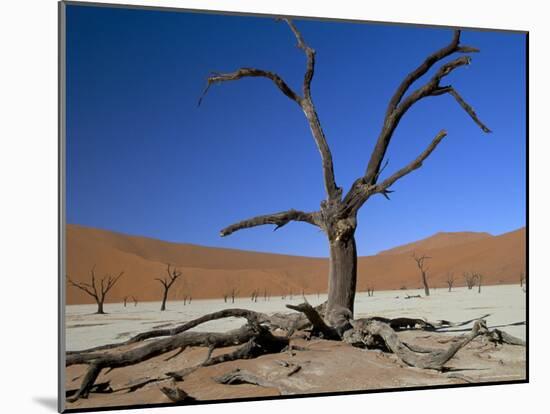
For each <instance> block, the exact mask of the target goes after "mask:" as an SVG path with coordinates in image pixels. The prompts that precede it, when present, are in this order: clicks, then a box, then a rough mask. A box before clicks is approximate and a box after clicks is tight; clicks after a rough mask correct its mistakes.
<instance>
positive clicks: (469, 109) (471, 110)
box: [448, 88, 491, 133]
mask: <svg viewBox="0 0 550 414" xmlns="http://www.w3.org/2000/svg"><path fill="white" fill-rule="evenodd" d="M448 93H449V94H450V95H452V96H453V97H454V98H455V99H456V101H457V102H458V104H459V105H460V106H461V107H462V108H464V110H465V111H466V112H467V113H468V115H470V117H471V118H472V119H473V120H474V122H475V123H476V124H477V125H478V126H479V127H480V128H481V129H482V130H483V132H486V133H489V132H491V130H490V129H489V128H487V126H486V125H485V124H484V123H483V122H481V120H480V119H479V118H478V117H477V114H476V113H475V111H474V108H472V107H471V106H470V105H468V103H467V102H466V101H465V100H464V99H462V96H460V95H459V94H458V92H457V91H456V89H454V88H449V91H448Z"/></svg>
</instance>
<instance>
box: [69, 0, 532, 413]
mask: <svg viewBox="0 0 550 414" xmlns="http://www.w3.org/2000/svg"><path fill="white" fill-rule="evenodd" d="M59 11H60V67H59V70H60V159H61V162H60V196H61V202H60V216H61V218H60V235H61V237H60V239H61V244H60V298H61V299H60V322H59V323H60V338H59V342H60V345H59V347H60V354H59V359H60V362H59V363H60V366H59V369H60V371H59V382H60V387H59V388H60V396H59V399H60V405H59V409H60V410H61V411H66V412H76V411H85V410H86V411H90V410H102V409H112V408H136V407H151V406H170V405H189V404H201V403H206V402H208V403H212V402H233V401H247V400H258V399H274V398H293V397H297V396H299V397H304V396H322V395H342V394H350V393H366V392H373V391H395V390H401V391H402V390H415V389H424V388H431V387H461V386H472V385H488V384H503V383H519V382H527V380H528V375H527V348H526V342H527V340H528V330H527V326H528V325H527V323H528V318H527V300H528V264H527V237H526V233H527V208H526V204H527V191H528V189H527V179H526V175H527V142H528V137H527V104H526V101H527V63H526V62H527V54H528V33H527V32H519V31H503V30H492V29H481V28H456V27H445V26H420V25H410V24H403V23H399V24H397V23H388V22H386V23H380V22H365V21H344V20H335V19H330V16H326V17H327V18H325V19H320V18H304V17H291V16H270V15H254V14H242V13H241V14H237V13H227V12H213V11H200V10H184V9H168V8H153V7H141V6H135V7H134V6H119V5H116V6H115V5H109V4H97V3H94V4H91V3H90V4H86V3H78V2H61V3H60V7H59Z"/></svg>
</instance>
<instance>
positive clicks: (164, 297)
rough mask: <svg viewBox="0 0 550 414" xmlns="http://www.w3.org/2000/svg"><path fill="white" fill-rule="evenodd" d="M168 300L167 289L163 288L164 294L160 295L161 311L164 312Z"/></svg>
mask: <svg viewBox="0 0 550 414" xmlns="http://www.w3.org/2000/svg"><path fill="white" fill-rule="evenodd" d="M167 299H168V289H166V288H164V294H163V295H162V305H161V306H160V310H161V311H165V310H166V300H167Z"/></svg>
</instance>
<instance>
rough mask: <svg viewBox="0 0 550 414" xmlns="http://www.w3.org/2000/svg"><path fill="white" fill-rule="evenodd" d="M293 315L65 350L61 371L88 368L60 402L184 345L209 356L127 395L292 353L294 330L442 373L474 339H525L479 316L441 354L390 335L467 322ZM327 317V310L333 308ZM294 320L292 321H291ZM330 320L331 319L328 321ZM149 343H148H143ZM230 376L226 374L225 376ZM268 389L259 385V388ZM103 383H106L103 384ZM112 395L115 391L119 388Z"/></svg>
mask: <svg viewBox="0 0 550 414" xmlns="http://www.w3.org/2000/svg"><path fill="white" fill-rule="evenodd" d="M287 307H288V308H289V309H293V310H295V311H297V312H299V313H297V314H290V315H286V316H285V315H283V314H276V315H271V316H268V315H265V314H263V313H258V312H253V311H249V310H245V309H225V310H222V311H219V312H214V313H210V314H208V315H204V316H202V317H200V318H197V319H194V320H192V321H189V322H186V323H184V324H182V325H179V326H177V327H175V328H171V329H156V330H152V331H148V332H144V333H141V334H139V335H136V336H134V337H132V338H131V339H129V340H127V341H125V342H123V343H119V344H108V345H103V346H99V347H95V348H90V349H87V350H84V351H78V352H68V353H67V358H66V366H71V365H87V366H88V370H87V372H86V374H85V375H84V377H83V379H82V382H81V385H80V388H79V389H78V390H71V391H67V395H66V397H67V400H68V401H70V402H74V401H76V400H78V399H79V398H87V397H88V395H89V394H90V393H91V392H113V391H112V390H111V389H110V388H109V389H107V387H102V385H103V384H104V383H101V384H95V382H96V380H97V378H98V377H99V375H100V374H101V372H102V371H103V370H104V369H108V370H109V371H110V370H113V369H116V368H121V367H126V366H130V365H135V364H138V363H141V362H144V361H147V360H149V359H151V358H154V357H157V356H160V355H163V354H166V353H169V352H172V351H176V352H175V353H173V354H172V355H170V356H169V357H167V358H165V359H164V361H168V360H170V359H172V358H175V357H176V356H178V355H179V354H180V353H181V352H183V351H184V350H185V349H186V348H187V347H208V353H207V355H206V358H205V360H204V361H203V362H202V363H201V364H199V365H196V366H193V367H187V368H184V369H182V370H179V371H172V372H166V373H165V376H164V377H160V378H155V379H149V378H145V379H143V380H142V381H138V382H137V383H135V384H128V386H127V387H125V388H122V389H120V390H125V389H127V390H128V392H132V391H135V390H136V389H139V388H141V387H142V386H145V385H146V384H149V383H151V382H161V381H167V380H170V381H172V382H174V381H182V380H183V379H184V378H185V377H186V376H187V375H189V374H191V373H192V372H195V371H196V370H197V369H199V368H202V367H207V366H211V365H215V364H220V363H223V362H227V361H235V360H239V359H249V358H257V357H259V356H261V355H266V354H273V353H280V352H284V351H286V350H290V349H296V350H298V349H299V348H300V347H295V346H292V345H291V344H290V339H289V337H290V335H292V333H293V332H294V331H295V330H296V329H299V330H303V329H305V328H308V327H311V328H312V330H311V335H312V336H318V337H322V338H324V339H328V340H338V341H344V342H346V343H349V344H352V345H354V346H359V347H363V348H367V349H379V350H381V351H383V352H389V353H393V354H395V355H396V356H397V357H398V358H399V359H400V360H401V361H402V362H403V363H405V364H406V365H409V366H412V367H417V368H423V369H433V370H438V371H444V370H445V364H446V363H447V362H448V361H449V360H450V359H451V358H453V357H454V355H455V354H456V353H457V352H458V351H459V350H460V349H462V348H463V347H465V346H466V345H467V344H468V343H470V341H472V340H473V339H474V338H476V337H478V336H480V335H484V336H485V337H486V338H487V339H488V340H489V341H490V342H493V343H495V344H503V343H506V344H512V345H523V346H524V345H525V342H524V341H522V340H521V339H519V338H516V337H514V336H512V335H509V334H507V333H506V332H503V331H500V330H498V329H494V330H492V331H490V330H488V329H487V326H486V323H485V321H484V320H483V319H480V320H475V321H474V326H473V328H472V330H471V331H470V332H468V333H466V334H464V335H462V336H460V337H456V339H454V340H453V342H452V343H451V344H450V345H449V346H448V347H447V348H446V349H443V350H441V349H433V348H424V347H421V346H418V345H415V344H408V343H405V342H402V341H401V340H400V339H399V337H398V336H397V334H396V331H399V330H403V329H411V328H415V329H422V330H427V331H439V330H440V329H443V328H448V327H455V326H463V325H466V324H468V323H471V322H472V320H471V321H465V322H462V323H458V324H453V323H451V322H448V321H437V322H427V321H425V320H422V319H415V318H394V319H386V318H380V317H373V318H366V319H357V320H353V319H350V317H349V316H350V312H349V311H348V312H342V313H341V315H336V316H337V318H336V319H337V320H338V326H333V325H331V324H328V323H327V322H325V317H326V315H325V306H324V304H323V305H321V306H318V307H316V308H314V307H312V306H311V305H310V304H309V303H307V302H306V303H302V304H300V305H287ZM333 313H334V311H333ZM296 315H298V316H296ZM227 317H241V318H245V319H246V320H247V323H246V324H245V325H243V326H242V327H241V328H239V329H235V330H232V331H229V332H224V333H215V332H194V331H193V332H187V331H188V330H189V329H191V328H193V327H196V326H198V325H200V324H202V323H205V322H208V321H211V320H216V319H221V318H227ZM333 319H334V315H333V314H331V320H333ZM275 329H285V330H286V331H287V335H286V336H278V335H274V334H273V333H272V331H271V330H275ZM150 339H154V340H150ZM235 345H241V346H240V347H238V348H237V349H235V350H233V351H232V352H229V353H225V354H221V355H217V356H212V353H213V351H214V349H215V348H226V347H231V346H235ZM300 369H301V367H300V366H299V365H297V366H295V367H294V368H293V369H292V370H291V371H290V372H289V374H288V376H291V375H293V374H295V373H297V372H298V371H299V370H300ZM232 374H233V375H232V376H230V377H231V378H233V379H232V380H229V379H227V381H229V382H226V383H235V381H245V380H251V378H252V377H251V376H250V375H248V374H249V373H247V372H246V371H239V372H238V373H237V372H233V373H232ZM228 378H229V377H228ZM255 378H256V379H255V381H256V382H250V381H246V382H248V383H255V384H256V385H261V386H269V387H271V386H274V385H273V384H271V383H269V382H266V380H262V379H260V380H258V378H257V377H255ZM268 383H269V384H270V385H266V384H268ZM107 384H108V383H107ZM274 387H275V388H278V389H279V390H280V391H281V393H283V392H286V391H285V390H282V389H281V386H280V385H278V386H274ZM120 390H117V391H120ZM161 390H162V392H163V393H164V394H165V395H166V396H167V397H168V398H170V399H171V400H172V401H177V402H181V401H191V400H190V399H189V398H192V397H189V396H188V395H187V394H186V393H185V392H184V391H183V390H181V389H179V388H177V387H175V385H174V386H173V387H172V388H167V387H164V389H161Z"/></svg>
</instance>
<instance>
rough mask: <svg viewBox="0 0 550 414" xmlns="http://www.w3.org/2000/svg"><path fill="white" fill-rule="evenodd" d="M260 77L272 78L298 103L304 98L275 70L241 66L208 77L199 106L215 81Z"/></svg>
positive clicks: (282, 90) (276, 84) (283, 91)
mask: <svg viewBox="0 0 550 414" xmlns="http://www.w3.org/2000/svg"><path fill="white" fill-rule="evenodd" d="M247 77H252V78H258V77H263V78H267V79H270V80H271V81H272V82H273V83H274V84H275V86H277V87H278V88H279V89H280V90H281V92H282V93H284V94H285V95H286V96H287V97H289V98H290V99H292V100H293V101H295V102H296V103H297V104H298V105H300V102H301V100H302V98H301V97H300V96H299V95H298V94H297V93H296V92H294V91H293V90H292V88H290V86H288V84H287V83H286V82H285V81H284V80H283V78H281V77H280V76H279V75H277V74H276V73H274V72H270V71H267V70H262V69H256V68H240V69H238V70H236V71H235V72H231V73H213V74H211V75H210V76H209V77H208V79H207V85H206V88H205V89H204V92H203V93H202V95H201V97H200V98H199V106H200V104H201V103H202V100H203V99H204V97H205V96H206V94H207V93H208V90H209V89H210V86H211V85H213V84H215V83H222V82H227V81H235V80H239V79H242V78H247Z"/></svg>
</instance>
